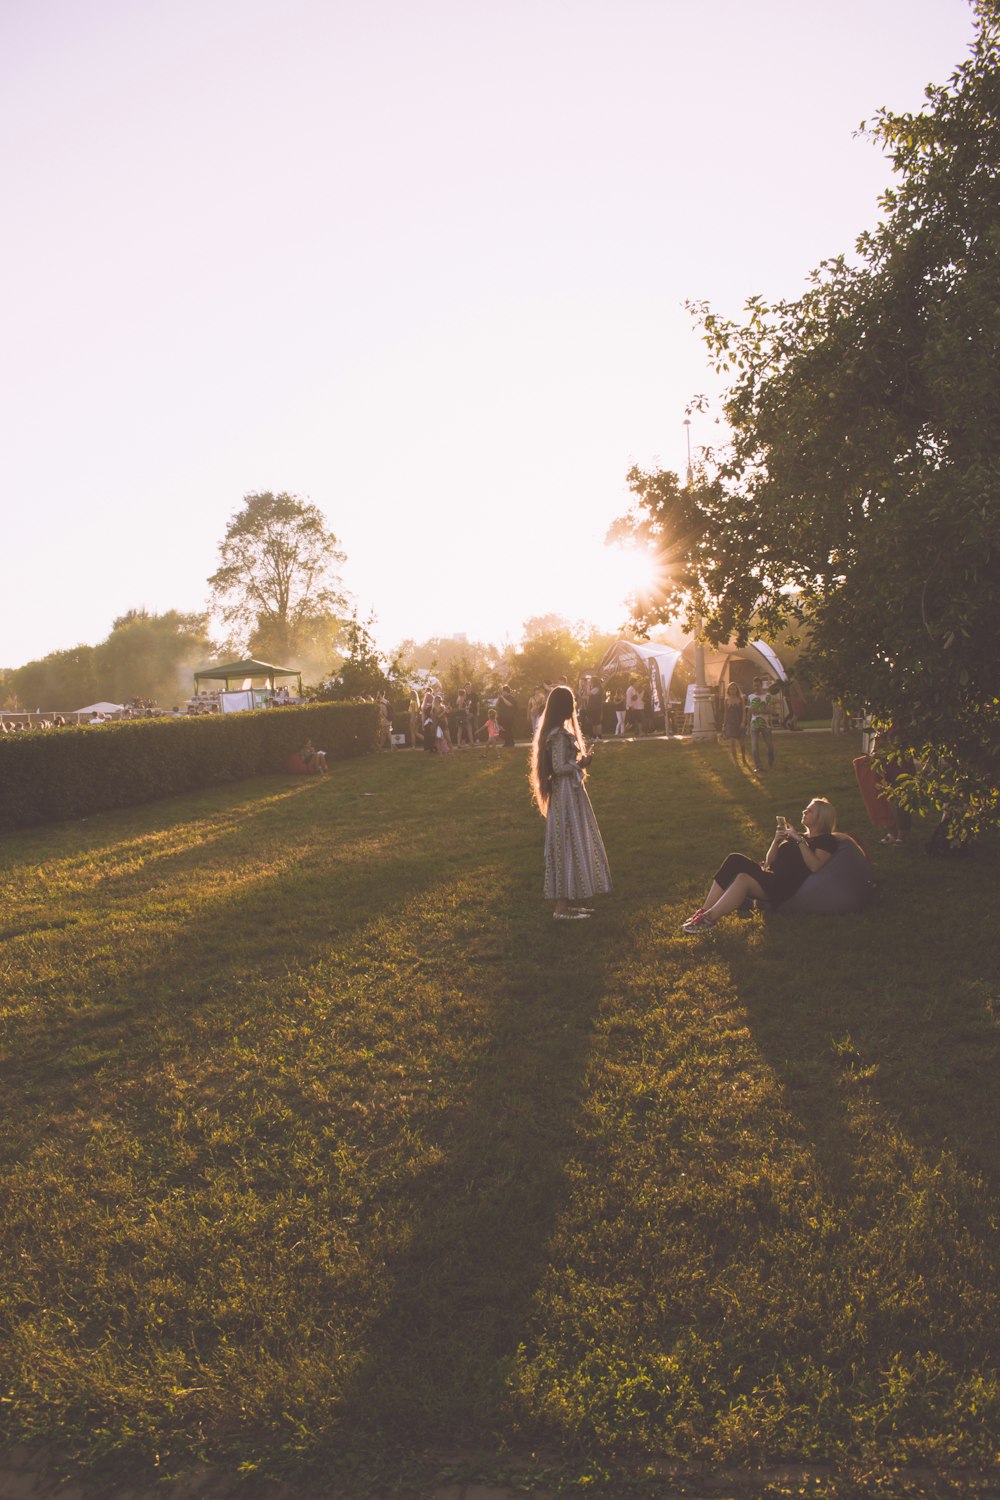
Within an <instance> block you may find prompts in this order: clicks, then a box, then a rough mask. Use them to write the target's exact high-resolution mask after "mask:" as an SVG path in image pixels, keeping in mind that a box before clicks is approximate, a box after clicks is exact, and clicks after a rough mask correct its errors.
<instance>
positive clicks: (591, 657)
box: [508, 615, 613, 695]
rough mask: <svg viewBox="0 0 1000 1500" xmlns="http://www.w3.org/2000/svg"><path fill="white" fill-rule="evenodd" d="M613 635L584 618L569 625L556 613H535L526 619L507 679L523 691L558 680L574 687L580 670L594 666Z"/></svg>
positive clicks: (530, 690)
mask: <svg viewBox="0 0 1000 1500" xmlns="http://www.w3.org/2000/svg"><path fill="white" fill-rule="evenodd" d="M612 639H613V637H611V636H608V635H601V634H598V633H596V632H595V631H594V630H593V628H592V627H591V626H589V625H587V624H584V623H583V622H579V621H578V622H577V623H576V624H575V625H571V624H570V623H569V621H568V620H564V619H562V618H561V617H560V616H559V615H541V616H537V617H536V618H534V619H531V620H528V621H526V622H525V626H524V637H523V639H522V642H521V645H520V647H519V648H518V650H517V651H516V652H515V653H514V655H513V657H512V659H511V661H510V663H509V671H508V680H509V681H510V683H511V685H512V686H513V687H514V689H515V690H516V691H517V692H518V693H520V694H522V695H526V694H528V693H532V692H534V690H535V688H539V687H551V686H552V685H553V684H555V683H558V682H567V683H569V684H570V685H571V686H573V687H574V688H575V686H576V680H577V677H578V676H579V674H580V672H581V671H583V670H590V669H591V668H593V667H596V666H597V664H598V662H599V661H600V660H601V657H602V656H603V655H604V653H605V651H606V650H607V648H608V646H609V645H610V643H611V640H612Z"/></svg>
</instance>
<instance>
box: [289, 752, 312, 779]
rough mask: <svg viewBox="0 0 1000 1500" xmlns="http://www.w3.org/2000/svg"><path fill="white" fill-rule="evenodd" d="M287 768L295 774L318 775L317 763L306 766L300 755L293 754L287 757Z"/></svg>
mask: <svg viewBox="0 0 1000 1500" xmlns="http://www.w3.org/2000/svg"><path fill="white" fill-rule="evenodd" d="M287 768H288V770H289V771H291V772H292V773H293V774H294V775H296V776H318V775H319V765H318V763H317V764H314V765H311V766H307V765H306V763H305V761H304V760H303V759H302V757H301V755H299V754H297V753H296V754H295V755H290V756H289V757H288V767H287Z"/></svg>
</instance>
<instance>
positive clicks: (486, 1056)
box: [331, 889, 604, 1459]
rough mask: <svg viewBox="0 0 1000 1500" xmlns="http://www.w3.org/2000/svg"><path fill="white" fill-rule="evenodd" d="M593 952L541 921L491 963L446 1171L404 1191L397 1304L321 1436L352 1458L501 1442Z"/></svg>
mask: <svg viewBox="0 0 1000 1500" xmlns="http://www.w3.org/2000/svg"><path fill="white" fill-rule="evenodd" d="M497 896H498V899H497V916H498V919H500V920H502V918H501V917H500V914H501V913H502V912H503V910H504V908H505V907H506V906H507V904H508V897H507V893H506V892H505V891H504V890H502V889H500V890H498V893H497ZM603 947H604V944H603V942H602V938H601V934H600V931H599V929H598V928H597V927H596V926H595V928H593V929H590V930H588V929H586V928H584V929H583V930H581V928H580V927H579V926H577V925H576V924H573V926H572V927H570V928H569V930H567V929H566V928H553V925H552V923H551V920H550V918H549V917H548V913H547V912H544V913H540V915H539V931H538V933H537V940H536V941H535V942H534V943H533V944H532V948H531V951H522V952H521V953H520V954H518V955H517V956H510V957H508V958H507V960H506V962H505V963H503V964H502V965H498V966H497V969H496V974H495V979H494V980H493V981H492V984H491V986H490V987H491V990H492V999H491V1006H490V1009H489V1012H488V1018H487V1021H486V1025H487V1026H488V1035H487V1036H485V1037H484V1039H483V1047H482V1050H481V1053H480V1055H479V1057H478V1061H477V1064H476V1068H475V1071H474V1075H473V1076H472V1077H471V1079H470V1080H469V1083H468V1086H467V1088H466V1090H465V1100H464V1104H463V1105H462V1106H461V1107H459V1108H458V1109H456V1110H455V1111H454V1112H453V1114H452V1116H451V1118H450V1119H449V1120H448V1122H447V1126H446V1132H445V1139H444V1141H443V1145H444V1157H443V1160H442V1162H441V1165H440V1166H439V1168H438V1169H437V1170H436V1171H435V1172H433V1173H431V1174H426V1175H425V1176H424V1177H423V1178H421V1179H420V1180H419V1181H417V1182H416V1183H415V1184H413V1186H412V1188H411V1190H410V1192H411V1201H410V1203H409V1205H408V1207H407V1208H406V1210H405V1212H406V1216H407V1217H408V1219H409V1223H410V1226H411V1230H410V1233H409V1235H408V1237H407V1240H406V1243H405V1245H404V1246H403V1247H402V1248H401V1249H400V1250H398V1251H397V1252H396V1253H395V1254H393V1255H392V1256H391V1258H390V1261H389V1264H388V1267H387V1269H388V1272H389V1274H390V1276H391V1278H392V1292H391V1296H390V1298H389V1301H388V1303H387V1305H386V1306H384V1308H383V1309H382V1311H381V1313H380V1314H379V1315H378V1317H377V1319H376V1320H375V1321H374V1323H373V1324H372V1325H371V1326H370V1327H369V1329H368V1330H367V1331H366V1338H365V1355H364V1358H363V1360H362V1362H361V1364H360V1366H359V1368H358V1369H357V1370H356V1372H355V1374H354V1377H353V1379H352V1380H351V1382H350V1384H349V1386H348V1387H347V1389H346V1390H345V1392H344V1394H343V1398H342V1401H341V1402H340V1403H339V1404H338V1411H337V1418H336V1426H335V1430H334V1432H333V1433H331V1439H332V1440H333V1441H334V1442H335V1443H336V1445H337V1448H338V1449H339V1448H340V1446H341V1444H344V1443H347V1444H349V1446H350V1449H351V1450H353V1455H354V1457H355V1459H356V1458H357V1457H358V1456H360V1455H361V1454H363V1453H364V1452H365V1451H367V1452H369V1453H370V1454H372V1455H375V1456H379V1455H383V1454H384V1453H385V1452H386V1451H387V1450H400V1451H409V1452H411V1453H412V1452H414V1451H420V1450H422V1449H424V1448H425V1447H426V1446H427V1445H428V1444H429V1445H432V1446H433V1445H449V1446H454V1445H462V1444H463V1443H470V1444H473V1443H474V1444H476V1445H478V1446H488V1445H490V1444H491V1443H495V1442H497V1441H499V1440H500V1438H499V1434H501V1433H503V1434H504V1436H507V1437H509V1432H510V1426H509V1410H508V1407H507V1397H506V1379H507V1376H508V1373H509V1371H510V1368H511V1366H512V1362H513V1360H514V1357H515V1355H516V1352H517V1348H518V1345H519V1343H520V1342H521V1341H522V1340H523V1339H524V1338H525V1337H526V1336H527V1331H528V1321H529V1315H530V1311H531V1307H532V1301H533V1297H534V1295H535V1292H536V1290H537V1288H538V1285H539V1282H540V1279H541V1276H542V1274H543V1271H544V1268H545V1266H546V1264H547V1245H548V1242H549V1239H550V1236H551V1233H552V1230H553V1228H554V1224H555V1220H556V1216H557V1214H558V1212H559V1209H560V1206H561V1204H562V1202H563V1201H564V1197H565V1190H566V1181H565V1176H564V1169H565V1163H566V1161H567V1158H568V1157H569V1155H570V1154H571V1153H572V1151H573V1149H574V1145H575V1143H576V1132H575V1122H576V1119H577V1116H578V1110H579V1101H580V1097H581V1092H582V1089H583V1080H584V1076H585V1072H586V1069H587V1065H588V1060H589V1057H590V1054H591V1051H592V1041H593V1033H594V1025H595V1017H596V1014H597V1011H598V1006H599V1004H600V1000H601V996H602V993H603V976H604V963H603ZM487 982H488V983H489V980H488V979H487Z"/></svg>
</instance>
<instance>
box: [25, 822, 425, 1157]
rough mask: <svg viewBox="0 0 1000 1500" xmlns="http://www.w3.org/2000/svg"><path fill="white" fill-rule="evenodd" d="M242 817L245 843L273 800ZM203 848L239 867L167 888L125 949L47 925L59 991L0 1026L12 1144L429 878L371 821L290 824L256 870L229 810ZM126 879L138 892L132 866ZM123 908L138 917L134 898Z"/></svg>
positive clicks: (180, 1041) (419, 854)
mask: <svg viewBox="0 0 1000 1500" xmlns="http://www.w3.org/2000/svg"><path fill="white" fill-rule="evenodd" d="M248 815H250V814H248ZM252 815H253V816H255V817H256V818H257V819H258V820H259V823H260V827H258V829H257V831H256V837H257V840H258V843H261V842H262V843H263V845H264V846H266V845H267V842H268V831H267V830H268V823H269V821H270V820H271V819H272V818H275V817H277V816H279V815H280V808H271V807H268V806H267V805H266V804H264V805H263V806H261V807H259V808H257V809H256V810H255V811H254V813H253V814H252ZM201 847H202V848H204V845H201ZM211 856H212V858H213V860H215V861H216V862H218V863H220V864H221V865H222V866H225V865H226V862H227V859H228V858H229V856H232V858H233V861H234V864H235V863H239V862H243V863H245V864H246V870H245V872H244V873H243V875H242V876H241V877H240V878H239V879H229V878H227V879H226V880H225V882H224V883H223V884H221V885H219V886H217V887H213V888H212V890H211V893H210V894H209V895H208V897H207V898H206V899H204V900H202V901H200V902H199V901H197V900H192V901H187V902H185V901H184V900H183V898H182V897H179V898H178V901H177V906H176V910H174V909H171V910H170V911H168V914H167V916H166V918H165V919H164V920H163V921H161V923H160V924H159V926H157V925H155V924H153V923H151V924H150V928H149V930H148V931H147V932H146V933H145V934H144V935H143V937H142V938H141V940H137V945H136V948H135V951H134V952H130V951H129V949H128V946H127V944H125V943H122V942H117V943H116V942H114V941H113V940H112V941H109V939H108V937H107V936H106V935H104V934H103V931H102V927H101V924H100V922H99V920H97V919H96V918H93V917H92V918H91V925H93V927H94V933H95V935H94V939H93V941H94V943H95V945H96V947H95V950H94V951H93V953H88V951H87V948H86V941H87V936H88V934H87V926H86V924H81V925H80V926H78V927H77V928H76V929H75V930H74V931H73V932H71V933H63V932H56V933H54V934H53V939H54V940H56V939H58V940H59V941H60V942H62V941H63V940H65V948H64V950H63V951H62V952H61V953H60V955H59V956H60V957H61V959H62V960H63V962H64V964H65V966H66V969H67V978H66V979H65V982H64V985H63V988H62V990H61V992H60V994H58V995H52V996H48V997H46V996H45V995H41V996H40V997H39V999H38V1001H37V1002H36V1003H35V1005H34V1008H33V1011H32V1013H31V1017H30V1020H29V1019H23V1018H22V1019H18V1020H17V1021H16V1022H14V1023H11V1024H9V1025H8V1026H7V1028H6V1031H7V1034H6V1036H5V1039H4V1049H3V1056H2V1062H0V1084H2V1085H4V1086H5V1092H8V1091H9V1096H10V1097H11V1098H16V1099H18V1100H19V1105H18V1109H17V1116H18V1122H17V1134H18V1136H19V1138H20V1139H21V1141H22V1142H23V1141H24V1140H25V1138H26V1136H30V1137H33V1138H34V1139H37V1138H38V1137H39V1136H41V1135H44V1134H46V1133H47V1132H49V1131H50V1130H51V1129H52V1128H53V1127H52V1121H53V1119H54V1118H57V1117H58V1116H60V1115H61V1113H62V1111H63V1110H64V1109H65V1108H67V1107H72V1108H74V1109H79V1110H81V1111H83V1112H86V1111H88V1110H89V1109H91V1108H92V1107H93V1106H94V1104H95V1102H96V1101H99V1100H107V1099H108V1098H109V1097H114V1094H115V1092H116V1089H117V1088H118V1086H120V1084H121V1083H122V1082H123V1081H124V1080H125V1079H126V1078H130V1077H131V1078H135V1077H141V1076H143V1075H144V1074H146V1073H147V1072H148V1071H149V1070H151V1069H153V1070H158V1069H161V1068H162V1067H163V1066H164V1065H165V1064H167V1063H169V1062H170V1061H171V1060H173V1059H176V1058H178V1057H183V1056H184V1055H185V1054H186V1053H187V1052H188V1050H189V1048H190V1046H191V1042H192V1033H191V1029H190V1028H191V1024H192V1023H193V1022H194V1021H196V1020H204V1019H205V1018H206V1016H207V1017H209V1018H210V1021H209V1024H210V1028H214V1029H215V1031H216V1032H218V1033H219V1034H220V1035H226V1036H228V1035H231V1034H232V1032H233V1031H234V1030H235V1029H236V1028H237V1027H238V1026H239V1025H240V1024H241V1022H243V1021H245V1020H246V1015H247V1011H248V1007H249V1009H250V1012H251V1013H254V1014H260V1006H261V993H262V992H265V993H266V989H267V985H268V981H269V980H273V981H275V983H276V984H277V983H280V982H282V981H284V982H287V981H288V976H289V975H290V974H293V975H294V974H306V973H307V972H308V971H309V970H310V968H312V967H313V966H314V965H316V964H318V963H320V962H321V961H323V960H324V959H329V956H330V953H331V951H335V950H336V949H337V948H340V947H343V946H344V945H347V944H349V943H350V941H351V939H352V937H353V935H354V934H355V933H356V932H357V931H359V930H360V929H363V928H364V927H365V926H366V925H367V924H368V923H369V922H370V921H371V919H372V914H373V912H382V913H383V914H384V915H385V916H386V917H387V918H389V919H391V914H392V910H393V907H394V905H395V904H396V902H397V901H401V900H403V899H406V900H412V899H415V898H416V897H418V896H419V895H420V894H421V893H422V892H424V891H427V890H429V889H431V888H432V887H434V886H435V885H436V884H437V883H438V882H439V881H440V879H441V869H440V857H439V855H438V851H437V850H436V848H435V847H434V846H430V847H426V846H422V845H421V844H420V842H419V841H417V840H414V841H413V843H412V845H411V847H410V848H409V850H408V851H407V852H406V853H401V852H400V851H399V849H398V848H396V847H394V846H393V845H392V844H391V843H390V841H389V839H388V836H387V832H386V830H385V829H379V828H376V827H374V826H373V827H372V829H371V832H370V833H369V834H366V833H365V832H364V831H363V830H358V829H355V830H354V831H353V835H352V837H351V838H350V839H347V838H345V837H344V836H343V835H341V834H339V833H337V834H336V835H332V833H331V828H330V827H329V825H328V824H324V823H319V824H317V825H315V826H314V827H312V828H310V829H302V828H300V829H299V830H297V834H296V841H295V844H294V847H290V848H289V847H284V848H282V847H280V846H279V847H277V848H276V849H275V851H274V854H273V859H272V862H271V863H270V864H267V865H264V866H262V867H261V868H260V869H259V870H258V869H256V868H255V867H254V864H253V860H252V858H248V850H247V844H246V822H245V820H242V819H241V821H240V822H239V823H238V824H235V825H232V824H231V825H230V826H229V827H228V829H227V831H226V832H225V833H222V834H217V836H216V838H215V841H214V843H213V844H212V847H211ZM237 856H238V857H239V858H238V859H237ZM196 857H197V851H195V852H194V853H192V852H190V851H172V852H171V853H170V854H169V855H167V856H165V860H166V862H168V863H169V862H172V861H174V860H175V859H176V861H177V862H178V864H179V869H180V872H181V873H184V872H186V871H187V870H188V868H189V867H190V865H191V861H192V860H195V859H196ZM163 863H164V861H163V860H159V861H158V866H159V869H160V872H161V874H162V865H163ZM134 884H135V888H136V890H137V891H138V892H139V894H140V896H142V895H144V894H145V889H146V882H145V880H144V879H143V877H142V875H141V872H140V873H139V874H138V875H136V877H135V878H134ZM164 899H166V898H164ZM135 910H136V911H137V912H139V913H140V914H141V911H142V906H141V903H140V904H139V905H137V906H136V908H135ZM74 974H75V977H74ZM261 1024H266V1019H265V1017H264V1016H262V1017H261Z"/></svg>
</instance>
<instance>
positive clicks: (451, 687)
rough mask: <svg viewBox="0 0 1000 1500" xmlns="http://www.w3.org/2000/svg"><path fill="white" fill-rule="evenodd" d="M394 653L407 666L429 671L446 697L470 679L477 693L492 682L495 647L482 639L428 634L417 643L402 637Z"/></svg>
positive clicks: (494, 668) (485, 689)
mask: <svg viewBox="0 0 1000 1500" xmlns="http://www.w3.org/2000/svg"><path fill="white" fill-rule="evenodd" d="M396 654H397V656H398V657H399V658H400V659H401V660H402V661H405V663H406V666H407V668H408V669H409V668H413V669H416V670H417V671H420V672H430V673H432V674H433V675H434V676H435V677H436V678H437V679H438V681H439V682H440V683H441V686H442V688H443V690H444V691H445V693H447V694H449V695H450V696H453V695H454V694H455V693H457V692H458V690H459V688H463V687H464V686H465V684H466V683H467V682H471V683H472V686H473V687H474V688H475V689H476V691H477V692H478V693H479V694H480V695H482V694H483V693H485V692H486V691H487V688H488V686H489V685H490V684H491V683H492V681H493V677H494V674H495V672H496V666H497V662H498V660H499V653H498V651H497V648H496V647H495V646H493V645H489V644H487V643H486V642H485V641H470V640H469V639H468V638H467V637H466V636H464V635H456V636H432V637H431V638H430V639H429V640H426V641H421V642H419V643H418V642H416V641H413V640H405V641H403V642H402V643H401V645H400V646H399V647H398V649H397V652H396Z"/></svg>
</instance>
